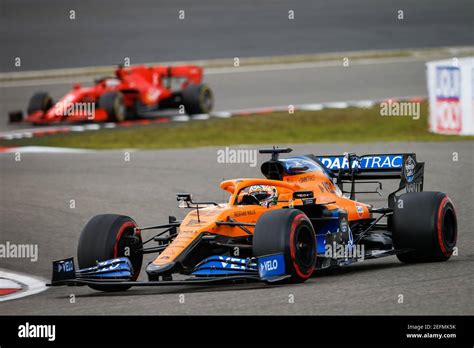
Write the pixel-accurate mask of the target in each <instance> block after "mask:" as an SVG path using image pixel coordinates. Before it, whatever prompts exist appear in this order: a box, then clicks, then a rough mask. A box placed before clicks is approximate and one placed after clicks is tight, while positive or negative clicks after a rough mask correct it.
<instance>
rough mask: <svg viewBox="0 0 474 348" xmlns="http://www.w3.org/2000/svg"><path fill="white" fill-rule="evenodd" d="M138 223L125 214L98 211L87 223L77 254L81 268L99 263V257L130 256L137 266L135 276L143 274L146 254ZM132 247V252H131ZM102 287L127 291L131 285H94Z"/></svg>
mask: <svg viewBox="0 0 474 348" xmlns="http://www.w3.org/2000/svg"><path fill="white" fill-rule="evenodd" d="M135 227H137V224H136V223H135V221H133V219H131V218H129V217H128V216H124V215H115V214H103V215H96V216H94V217H93V218H92V219H90V220H89V222H88V223H87V224H86V226H85V227H84V229H83V230H82V232H81V236H80V238H79V245H78V247H77V258H78V262H79V268H80V269H82V268H87V267H92V266H95V265H96V263H97V261H106V260H110V259H113V258H117V257H122V256H126V257H128V259H129V260H130V262H131V263H132V266H133V277H132V280H136V279H137V278H138V275H139V274H140V269H141V266H142V262H143V254H142V253H140V252H137V250H139V249H141V248H142V238H141V235H140V233H136V232H135ZM127 251H128V252H127ZM90 287H91V288H92V289H95V290H101V291H125V290H127V289H128V288H129V287H130V286H116V285H114V286H108V285H90Z"/></svg>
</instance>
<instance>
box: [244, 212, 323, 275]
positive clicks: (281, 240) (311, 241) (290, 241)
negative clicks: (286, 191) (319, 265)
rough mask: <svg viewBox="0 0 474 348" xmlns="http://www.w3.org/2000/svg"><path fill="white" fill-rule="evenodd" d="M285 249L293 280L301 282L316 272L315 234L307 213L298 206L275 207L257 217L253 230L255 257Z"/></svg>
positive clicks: (289, 271)
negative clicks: (298, 208) (289, 207)
mask: <svg viewBox="0 0 474 348" xmlns="http://www.w3.org/2000/svg"><path fill="white" fill-rule="evenodd" d="M278 253H282V254H283V255H284V259H285V270H286V274H289V275H290V279H289V280H290V282H293V283H301V282H304V281H305V280H307V279H308V278H309V277H310V276H311V275H312V274H313V272H314V268H315V265H316V234H315V232H314V229H313V225H312V224H311V221H310V220H309V219H308V217H307V216H306V215H305V214H304V213H303V212H302V211H300V210H297V209H282V210H272V211H269V212H267V213H265V214H263V215H262V216H261V217H260V219H259V220H258V221H257V224H256V226H255V232H254V234H253V255H254V256H255V257H259V256H265V255H270V254H278Z"/></svg>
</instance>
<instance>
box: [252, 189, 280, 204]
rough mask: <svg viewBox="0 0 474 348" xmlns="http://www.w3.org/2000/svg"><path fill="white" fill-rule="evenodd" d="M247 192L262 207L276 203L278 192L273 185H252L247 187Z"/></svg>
mask: <svg viewBox="0 0 474 348" xmlns="http://www.w3.org/2000/svg"><path fill="white" fill-rule="evenodd" d="M248 194H249V195H251V196H253V197H254V198H255V199H256V200H257V201H258V202H259V203H260V205H261V206H262V207H267V208H268V207H269V206H270V205H272V204H276V201H277V200H278V192H277V189H276V187H275V186H269V185H253V186H250V187H249V191H248Z"/></svg>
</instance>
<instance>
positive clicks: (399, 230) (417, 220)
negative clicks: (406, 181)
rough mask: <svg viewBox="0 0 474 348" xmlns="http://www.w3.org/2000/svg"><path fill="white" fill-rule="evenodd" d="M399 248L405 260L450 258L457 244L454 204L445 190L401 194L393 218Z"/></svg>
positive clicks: (441, 259) (396, 246)
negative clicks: (402, 250) (403, 251)
mask: <svg viewBox="0 0 474 348" xmlns="http://www.w3.org/2000/svg"><path fill="white" fill-rule="evenodd" d="M392 234H393V244H394V247H395V249H409V250H410V251H408V252H406V253H402V254H398V255H397V257H398V259H399V260H400V261H401V262H404V263H416V262H436V261H446V260H448V259H449V258H450V257H451V255H452V253H453V250H454V247H455V246H456V240H457V220H456V212H455V210H454V205H453V203H452V202H451V200H450V199H449V197H448V196H446V195H445V194H444V193H442V192H411V193H406V194H403V195H401V196H400V197H399V199H398V201H397V202H396V204H395V207H394V211H393V218H392Z"/></svg>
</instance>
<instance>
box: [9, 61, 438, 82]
mask: <svg viewBox="0 0 474 348" xmlns="http://www.w3.org/2000/svg"><path fill="white" fill-rule="evenodd" d="M342 58H343V57H342V56H341V59H330V60H325V61H319V62H300V63H275V64H272V63H269V64H259V65H249V66H245V58H242V64H241V65H240V66H238V67H233V66H230V67H222V68H207V69H206V71H205V75H219V74H235V73H248V72H259V71H261V72H265V71H275V70H293V69H312V68H330V67H337V66H340V67H343V65H342V63H343V62H342ZM348 58H349V66H348V67H344V68H345V69H350V67H351V66H353V65H373V64H395V63H409V62H423V61H427V60H429V59H431V58H430V57H425V56H411V57H393V58H352V59H351V57H350V56H349V57H348ZM232 63H233V61H232ZM92 80H93V75H91V76H88V77H77V76H74V77H70V78H64V77H61V78H48V79H44V80H41V79H35V80H24V81H5V82H1V83H0V88H11V87H31V86H46V85H57V84H71V83H72V82H71V81H74V82H82V83H84V82H92Z"/></svg>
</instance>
